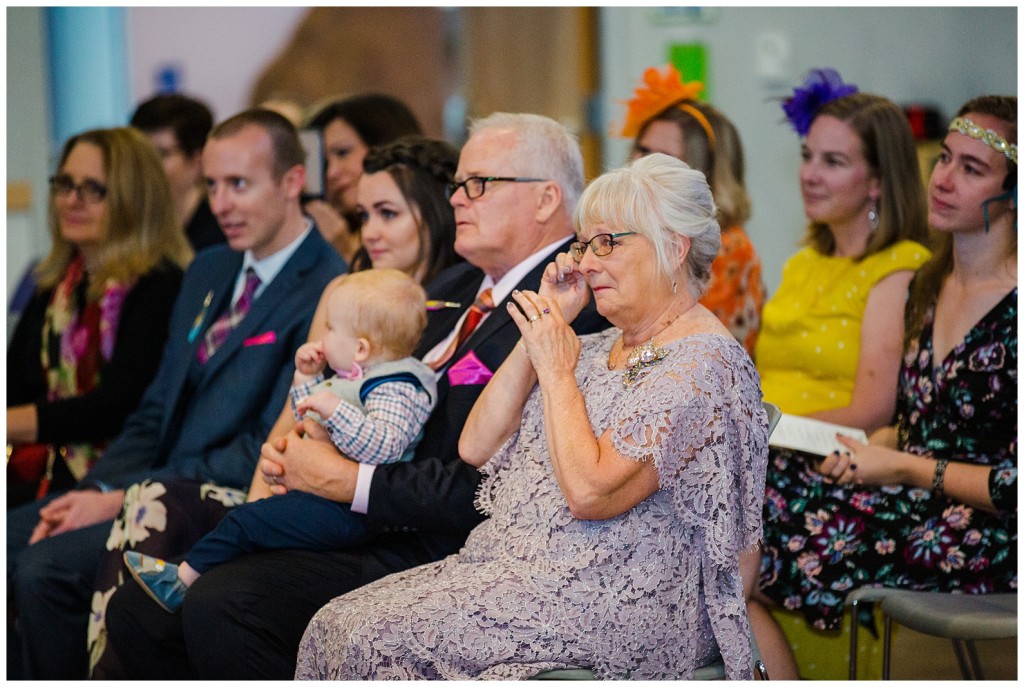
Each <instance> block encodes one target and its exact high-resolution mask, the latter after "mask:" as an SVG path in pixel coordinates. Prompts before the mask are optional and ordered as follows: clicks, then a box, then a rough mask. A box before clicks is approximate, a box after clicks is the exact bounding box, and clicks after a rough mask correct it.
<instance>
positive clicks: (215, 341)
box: [196, 267, 260, 365]
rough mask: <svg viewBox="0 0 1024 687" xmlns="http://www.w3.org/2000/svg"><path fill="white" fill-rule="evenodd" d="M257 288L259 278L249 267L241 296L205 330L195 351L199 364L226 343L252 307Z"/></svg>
mask: <svg viewBox="0 0 1024 687" xmlns="http://www.w3.org/2000/svg"><path fill="white" fill-rule="evenodd" d="M259 286H260V278H259V277H257V276H256V272H255V271H254V270H253V268H251V267H250V268H249V269H247V270H246V271H245V288H243V289H242V295H241V296H239V297H238V300H237V301H235V304H234V305H232V306H231V308H229V309H228V311H227V312H226V313H224V314H223V315H221V316H220V317H218V318H217V321H216V322H214V323H213V324H212V325H210V328H209V329H208V330H206V336H204V337H203V343H202V344H201V345H200V346H199V348H198V349H197V350H196V356H197V357H198V358H199V362H200V364H202V365H205V364H206V361H207V360H209V359H210V358H212V357H213V354H214V353H216V352H217V349H218V348H220V347H221V346H222V345H223V344H224V342H225V341H227V339H228V336H229V335H230V334H231V332H232V331H233V330H234V328H235V327H237V326H238V323H239V322H241V321H242V320H243V319H245V315H246V313H248V312H249V308H250V307H251V306H252V302H253V300H254V299H253V296H254V295H255V294H256V289H258V288H259Z"/></svg>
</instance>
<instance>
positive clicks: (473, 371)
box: [448, 351, 494, 386]
mask: <svg viewBox="0 0 1024 687" xmlns="http://www.w3.org/2000/svg"><path fill="white" fill-rule="evenodd" d="M493 376H494V373H493V372H491V371H490V370H488V369H487V366H486V365H484V364H483V363H482V362H480V358H477V357H476V353H474V352H472V351H470V352H469V353H468V354H467V355H466V356H465V357H464V358H462V360H460V361H459V362H457V363H455V364H454V365H452V366H451V367H449V368H448V381H449V383H451V385H452V386H461V385H464V384H486V383H487V382H488V381H490V379H491V377H493Z"/></svg>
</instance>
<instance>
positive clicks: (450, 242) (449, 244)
mask: <svg viewBox="0 0 1024 687" xmlns="http://www.w3.org/2000/svg"><path fill="white" fill-rule="evenodd" d="M458 165H459V151H458V150H457V149H456V148H455V147H454V146H452V145H451V144H450V143H447V142H445V141H440V140H437V139H432V138H425V137H423V136H404V137H402V138H400V139H398V140H397V141H394V142H393V143H389V144H387V145H383V146H376V147H373V148H370V150H369V151H368V152H367V154H366V157H365V158H364V159H363V172H364V173H366V174H375V173H377V172H387V173H388V174H389V175H391V178H392V179H394V181H395V184H396V185H397V186H398V190H399V191H401V192H402V197H404V198H405V201H406V202H407V203H409V205H410V207H413V208H415V209H416V211H417V212H418V213H419V218H420V219H419V223H418V227H419V236H420V256H419V259H420V261H421V262H422V263H423V264H426V270H425V273H424V275H423V283H424V284H426V283H428V282H429V281H430V280H431V279H433V278H434V277H435V276H437V273H438V272H440V271H441V270H443V269H445V268H447V267H450V266H451V265H454V264H455V263H457V262H460V261H461V260H462V258H461V257H460V256H459V255H458V254H457V253H456V252H455V212H454V210H452V207H451V205H449V203H448V197H447V194H446V193H445V189H446V187H447V185H448V184H449V183H451V182H452V179H453V178H454V176H455V169H456V168H457V167H458ZM369 267H370V256H369V254H368V253H367V251H366V248H365V247H360V248H359V251H358V252H357V253H356V254H355V257H353V258H352V271H353V272H354V271H357V270H363V269H368V268H369Z"/></svg>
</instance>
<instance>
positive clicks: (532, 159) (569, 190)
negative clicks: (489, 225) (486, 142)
mask: <svg viewBox="0 0 1024 687" xmlns="http://www.w3.org/2000/svg"><path fill="white" fill-rule="evenodd" d="M485 129H509V130H511V131H513V132H514V133H515V135H516V139H517V142H516V145H515V148H513V149H512V150H511V151H509V152H510V158H509V159H510V162H511V164H512V165H513V167H515V169H511V170H508V171H507V172H506V173H507V174H514V175H516V176H526V177H536V178H538V179H550V180H552V181H554V182H555V183H557V184H558V185H559V187H560V188H561V189H562V203H563V205H564V206H565V209H566V211H567V212H568V213H569V214H570V215H571V214H572V213H573V211H574V210H575V209H576V203H577V202H578V200H579V197H580V194H581V193H582V192H583V153H581V152H580V145H579V142H578V141H577V140H576V137H575V136H573V134H572V133H570V132H569V130H568V129H566V128H565V127H564V126H563V125H561V124H559V123H558V122H556V121H555V120H553V119H551V118H550V117H545V116H543V115H538V114H529V113H512V112H495V113H494V114H491V115H488V116H486V117H484V118H482V119H477V120H474V121H473V122H472V123H471V124H470V126H469V135H470V136H474V135H476V134H478V133H480V132H481V131H484V130H485Z"/></svg>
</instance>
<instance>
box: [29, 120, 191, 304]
mask: <svg viewBox="0 0 1024 687" xmlns="http://www.w3.org/2000/svg"><path fill="white" fill-rule="evenodd" d="M79 143H90V144H92V145H95V146H96V147H98V148H99V149H100V150H101V151H102V153H103V168H104V172H105V173H106V177H107V181H106V185H107V211H106V215H105V218H104V223H103V229H102V231H103V240H102V245H101V246H100V249H99V250H98V251H97V254H96V260H95V262H94V264H90V266H89V271H90V280H89V297H90V298H98V297H99V296H100V294H101V293H102V291H103V285H104V283H105V282H107V281H109V280H113V281H118V282H127V281H131V280H133V279H135V278H137V277H140V276H142V275H144V274H146V273H147V272H149V271H150V270H152V269H153V268H154V267H156V266H157V265H158V264H159V263H160V262H161V261H163V260H168V261H170V262H171V263H173V264H175V265H178V266H179V267H181V268H185V267H186V266H187V265H188V263H189V261H191V259H192V248H191V247H190V246H189V243H188V240H187V239H186V237H185V232H184V230H183V228H182V226H181V224H180V223H179V222H178V219H177V217H176V216H175V211H174V200H173V198H172V197H171V190H170V186H169V185H168V183H167V177H166V176H165V175H164V170H163V167H162V166H161V164H160V158H159V156H158V155H157V153H156V150H154V149H153V146H152V145H151V144H150V142H149V140H148V139H147V138H146V137H145V135H143V134H142V133H141V132H139V131H138V130H136V129H134V128H131V127H118V128H114V129H94V130H92V131H86V132H84V133H81V134H78V135H77V136H72V137H71V138H70V139H68V141H67V143H65V144H64V148H63V150H62V151H61V155H60V163H59V164H58V165H57V169H58V171H59V170H60V169H61V168H62V167H63V166H64V163H65V162H67V159H68V156H69V155H71V151H72V150H73V149H74V147H75V146H76V145H78V144H79ZM49 202H50V210H49V215H50V238H51V241H52V245H51V247H50V253H49V254H48V255H47V256H46V257H45V258H44V259H43V260H42V261H41V262H40V263H39V265H38V267H36V270H35V276H36V282H37V283H38V285H39V289H40V290H45V289H49V288H53V287H54V286H56V285H57V284H58V283H59V282H60V281H61V279H63V277H64V272H65V270H66V269H67V266H68V264H69V263H70V262H71V259H72V257H73V256H74V254H75V247H74V246H73V245H72V244H71V243H69V242H68V241H67V240H66V239H65V238H64V237H63V236H62V235H61V232H60V225H59V222H58V216H57V206H56V204H55V202H54V197H53V193H52V192H51V193H50V201H49Z"/></svg>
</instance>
